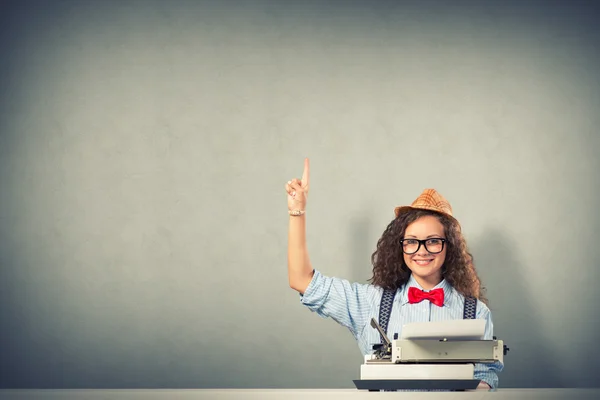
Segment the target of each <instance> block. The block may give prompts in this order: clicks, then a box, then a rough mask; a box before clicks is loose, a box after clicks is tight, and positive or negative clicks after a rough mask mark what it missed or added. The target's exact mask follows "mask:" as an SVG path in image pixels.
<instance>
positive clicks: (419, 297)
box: [408, 286, 444, 307]
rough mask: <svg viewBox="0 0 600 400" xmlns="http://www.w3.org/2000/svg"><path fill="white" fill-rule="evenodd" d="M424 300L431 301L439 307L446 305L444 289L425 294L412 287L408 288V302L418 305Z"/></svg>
mask: <svg viewBox="0 0 600 400" xmlns="http://www.w3.org/2000/svg"><path fill="white" fill-rule="evenodd" d="M423 300H429V301H431V302H432V303H433V304H435V305H436V306H438V307H441V306H443V305H444V289H442V288H437V289H433V290H431V291H429V292H425V291H423V290H421V289H419V288H416V287H414V286H411V287H409V288H408V302H409V303H418V302H420V301H423Z"/></svg>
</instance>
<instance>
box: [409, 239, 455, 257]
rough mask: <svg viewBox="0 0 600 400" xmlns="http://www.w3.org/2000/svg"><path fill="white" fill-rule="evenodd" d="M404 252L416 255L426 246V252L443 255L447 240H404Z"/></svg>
mask: <svg viewBox="0 0 600 400" xmlns="http://www.w3.org/2000/svg"><path fill="white" fill-rule="evenodd" d="M400 243H402V251H403V252H404V254H415V253H416V252H417V251H419V249H420V248H421V245H423V246H425V250H427V252H429V253H431V254H437V253H441V252H442V250H444V244H445V243H446V239H442V238H429V239H424V240H419V239H403V240H401V241H400Z"/></svg>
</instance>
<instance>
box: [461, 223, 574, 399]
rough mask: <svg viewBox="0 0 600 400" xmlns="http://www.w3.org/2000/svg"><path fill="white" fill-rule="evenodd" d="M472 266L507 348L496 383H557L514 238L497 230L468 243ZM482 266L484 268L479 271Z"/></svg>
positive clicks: (519, 385) (515, 385)
mask: <svg viewBox="0 0 600 400" xmlns="http://www.w3.org/2000/svg"><path fill="white" fill-rule="evenodd" d="M469 248H470V251H471V253H472V254H473V257H474V261H475V266H476V268H477V270H478V272H479V274H480V277H481V279H482V281H483V285H484V286H485V287H486V288H488V289H487V293H486V295H487V298H488V299H489V306H490V309H491V310H492V318H493V322H494V335H495V336H496V337H497V338H498V339H502V340H503V341H504V343H505V344H506V345H507V347H508V348H509V349H510V350H509V352H508V354H507V355H506V356H505V359H504V370H503V371H502V372H501V373H500V374H499V385H500V387H501V388H560V387H565V386H568V385H566V382H564V379H561V378H562V377H561V376H560V369H559V365H558V364H557V363H558V362H559V360H556V359H555V358H553V357H552V354H553V353H552V346H551V344H550V343H547V339H545V338H544V332H543V328H542V325H541V323H540V322H541V321H540V318H541V317H540V314H539V313H538V312H537V310H536V309H535V306H534V304H533V303H532V296H533V295H532V291H531V288H530V287H528V285H527V282H526V279H527V276H526V275H525V274H523V268H524V267H523V265H521V264H520V263H519V261H518V260H519V259H520V257H519V254H518V253H516V249H517V246H516V244H515V243H514V242H513V241H512V240H511V239H510V238H509V237H508V236H507V235H505V234H503V233H502V232H500V231H498V230H493V229H492V230H489V231H488V232H487V233H485V234H484V235H482V237H481V238H479V239H478V240H474V241H472V242H470V243H469ZM482 271H485V273H484V274H483V273H482Z"/></svg>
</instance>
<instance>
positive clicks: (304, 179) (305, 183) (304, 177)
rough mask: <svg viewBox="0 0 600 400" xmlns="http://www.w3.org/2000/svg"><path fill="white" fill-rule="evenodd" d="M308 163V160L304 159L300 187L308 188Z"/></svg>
mask: <svg viewBox="0 0 600 400" xmlns="http://www.w3.org/2000/svg"><path fill="white" fill-rule="evenodd" d="M309 176H310V173H309V163H308V158H305V159H304V172H303V173H302V186H308V182H309Z"/></svg>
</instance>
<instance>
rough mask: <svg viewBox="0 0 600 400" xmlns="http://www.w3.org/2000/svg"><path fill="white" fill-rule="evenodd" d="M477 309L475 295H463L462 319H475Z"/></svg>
mask: <svg viewBox="0 0 600 400" xmlns="http://www.w3.org/2000/svg"><path fill="white" fill-rule="evenodd" d="M476 311H477V299H476V298H475V297H465V308H464V310H463V319H475V312H476Z"/></svg>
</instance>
